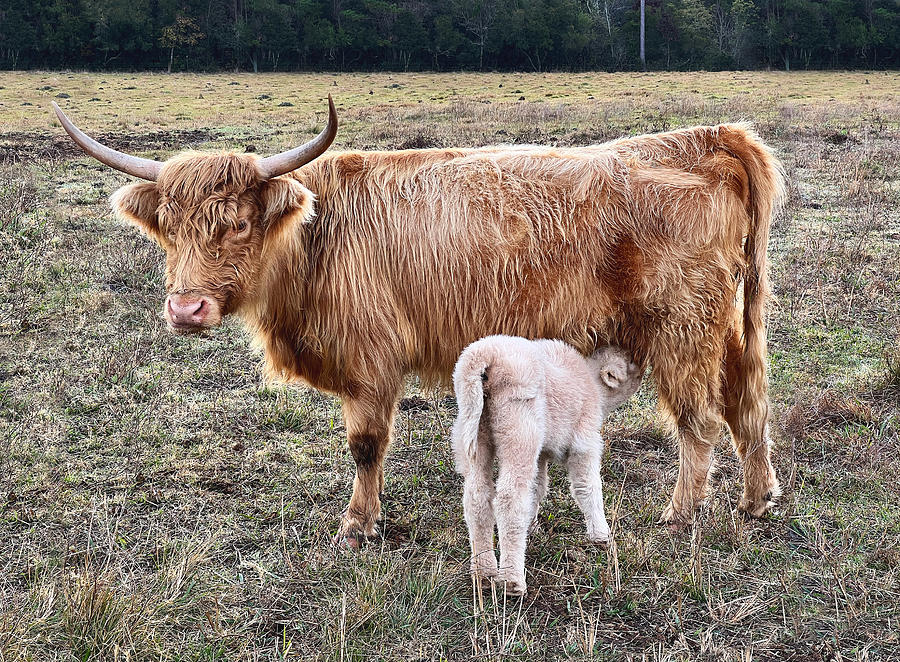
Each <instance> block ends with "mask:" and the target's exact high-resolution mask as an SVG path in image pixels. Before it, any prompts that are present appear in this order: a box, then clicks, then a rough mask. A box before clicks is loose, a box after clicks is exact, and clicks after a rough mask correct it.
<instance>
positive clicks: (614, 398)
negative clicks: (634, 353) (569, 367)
mask: <svg viewBox="0 0 900 662" xmlns="http://www.w3.org/2000/svg"><path fill="white" fill-rule="evenodd" d="M588 364H589V365H590V366H591V371H592V372H593V373H594V374H595V375H596V379H597V381H598V383H599V384H600V386H601V388H602V389H603V391H604V393H605V396H606V404H607V411H612V410H613V409H615V408H616V407H618V406H619V405H621V404H622V403H623V402H625V401H626V400H627V399H628V398H630V397H631V396H632V395H634V394H635V393H636V392H637V390H638V388H640V385H641V379H642V378H643V376H644V371H643V370H642V369H641V367H640V366H638V365H637V364H636V363H634V362H633V361H632V359H631V355H630V354H628V352H626V351H625V350H623V349H621V348H619V347H615V346H612V345H608V346H606V347H601V348H600V349H598V350H597V351H595V352H594V353H593V354H591V356H590V357H588Z"/></svg>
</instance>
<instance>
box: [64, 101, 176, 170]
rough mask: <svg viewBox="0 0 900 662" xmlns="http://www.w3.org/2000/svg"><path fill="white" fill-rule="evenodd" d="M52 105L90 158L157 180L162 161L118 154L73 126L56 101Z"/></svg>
mask: <svg viewBox="0 0 900 662" xmlns="http://www.w3.org/2000/svg"><path fill="white" fill-rule="evenodd" d="M51 103H53V110H54V111H55V112H56V117H57V118H59V121H60V124H62V125H63V128H64V129H65V130H66V133H68V134H69V136H70V137H71V138H72V140H74V141H75V142H76V143H77V144H78V146H79V147H80V148H81V149H83V150H84V151H85V153H86V154H87V155H88V156H93V157H94V158H95V159H97V160H98V161H100V163H105V164H106V165H108V166H109V167H111V168H115V169H116V170H120V171H122V172H125V173H128V174H129V175H134V176H135V177H140V178H141V179H146V180H149V181H151V182H155V181H156V180H157V178H158V177H159V171H160V170H161V169H162V166H163V164H162V163H161V162H160V161H154V160H153V159H143V158H141V157H139V156H131V155H130V154H125V153H123V152H117V151H116V150H114V149H112V148H111V147H107V146H106V145H103V144H101V143H99V142H97V141H96V140H94V139H93V138H91V137H90V136H89V135H87V134H86V133H84V131H82V130H81V129H79V128H78V127H77V126H75V125H74V124H72V122H71V120H69V118H68V117H66V114H65V113H64V112H63V111H62V110H61V109H60V107H59V106H57V105H56V102H55V101H53V102H51Z"/></svg>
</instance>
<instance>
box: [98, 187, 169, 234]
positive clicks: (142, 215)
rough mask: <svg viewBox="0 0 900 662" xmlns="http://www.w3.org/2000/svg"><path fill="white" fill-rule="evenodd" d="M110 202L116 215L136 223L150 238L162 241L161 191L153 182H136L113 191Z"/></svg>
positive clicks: (133, 223)
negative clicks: (160, 226) (160, 222)
mask: <svg viewBox="0 0 900 662" xmlns="http://www.w3.org/2000/svg"><path fill="white" fill-rule="evenodd" d="M110 204H111V205H112V208H113V211H114V212H115V213H116V215H117V216H118V217H119V218H121V219H123V220H125V221H128V222H129V223H131V224H132V225H136V226H137V227H138V228H140V229H141V230H143V231H144V233H146V234H147V236H149V237H150V238H152V239H154V240H156V241H157V242H159V243H161V241H160V240H161V239H162V236H161V233H160V230H159V219H158V218H157V215H156V210H157V209H158V208H159V191H158V190H157V188H156V184H154V183H153V182H136V183H134V184H129V185H128V186H123V187H122V188H120V189H119V190H118V191H116V192H115V193H113V195H112V197H111V198H110Z"/></svg>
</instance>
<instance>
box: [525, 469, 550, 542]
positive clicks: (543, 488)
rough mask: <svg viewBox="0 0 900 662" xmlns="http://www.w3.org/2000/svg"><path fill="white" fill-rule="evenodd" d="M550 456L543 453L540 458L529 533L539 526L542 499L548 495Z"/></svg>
mask: <svg viewBox="0 0 900 662" xmlns="http://www.w3.org/2000/svg"><path fill="white" fill-rule="evenodd" d="M549 470H550V456H549V455H547V456H544V455H541V456H540V457H539V458H538V469H537V477H536V478H535V480H534V496H533V502H532V508H531V517H530V518H529V519H530V520H531V524H529V525H528V531H529V533H530V532H531V531H533V530H534V527H535V526H537V519H538V511H539V510H540V508H541V501H543V500H544V497H546V496H547V488H548V486H549V483H550V473H549Z"/></svg>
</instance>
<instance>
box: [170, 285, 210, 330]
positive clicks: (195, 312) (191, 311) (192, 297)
mask: <svg viewBox="0 0 900 662" xmlns="http://www.w3.org/2000/svg"><path fill="white" fill-rule="evenodd" d="M164 315H165V318H166V321H167V322H168V323H169V329H170V330H172V331H174V332H175V333H196V332H197V331H202V330H203V329H207V328H209V327H212V326H218V324H219V323H220V322H221V319H222V315H221V312H220V308H219V304H218V302H217V301H216V300H215V299H213V298H212V297H210V296H206V295H203V294H180V293H175V294H170V295H169V296H168V297H167V298H166V305H165V308H164Z"/></svg>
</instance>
